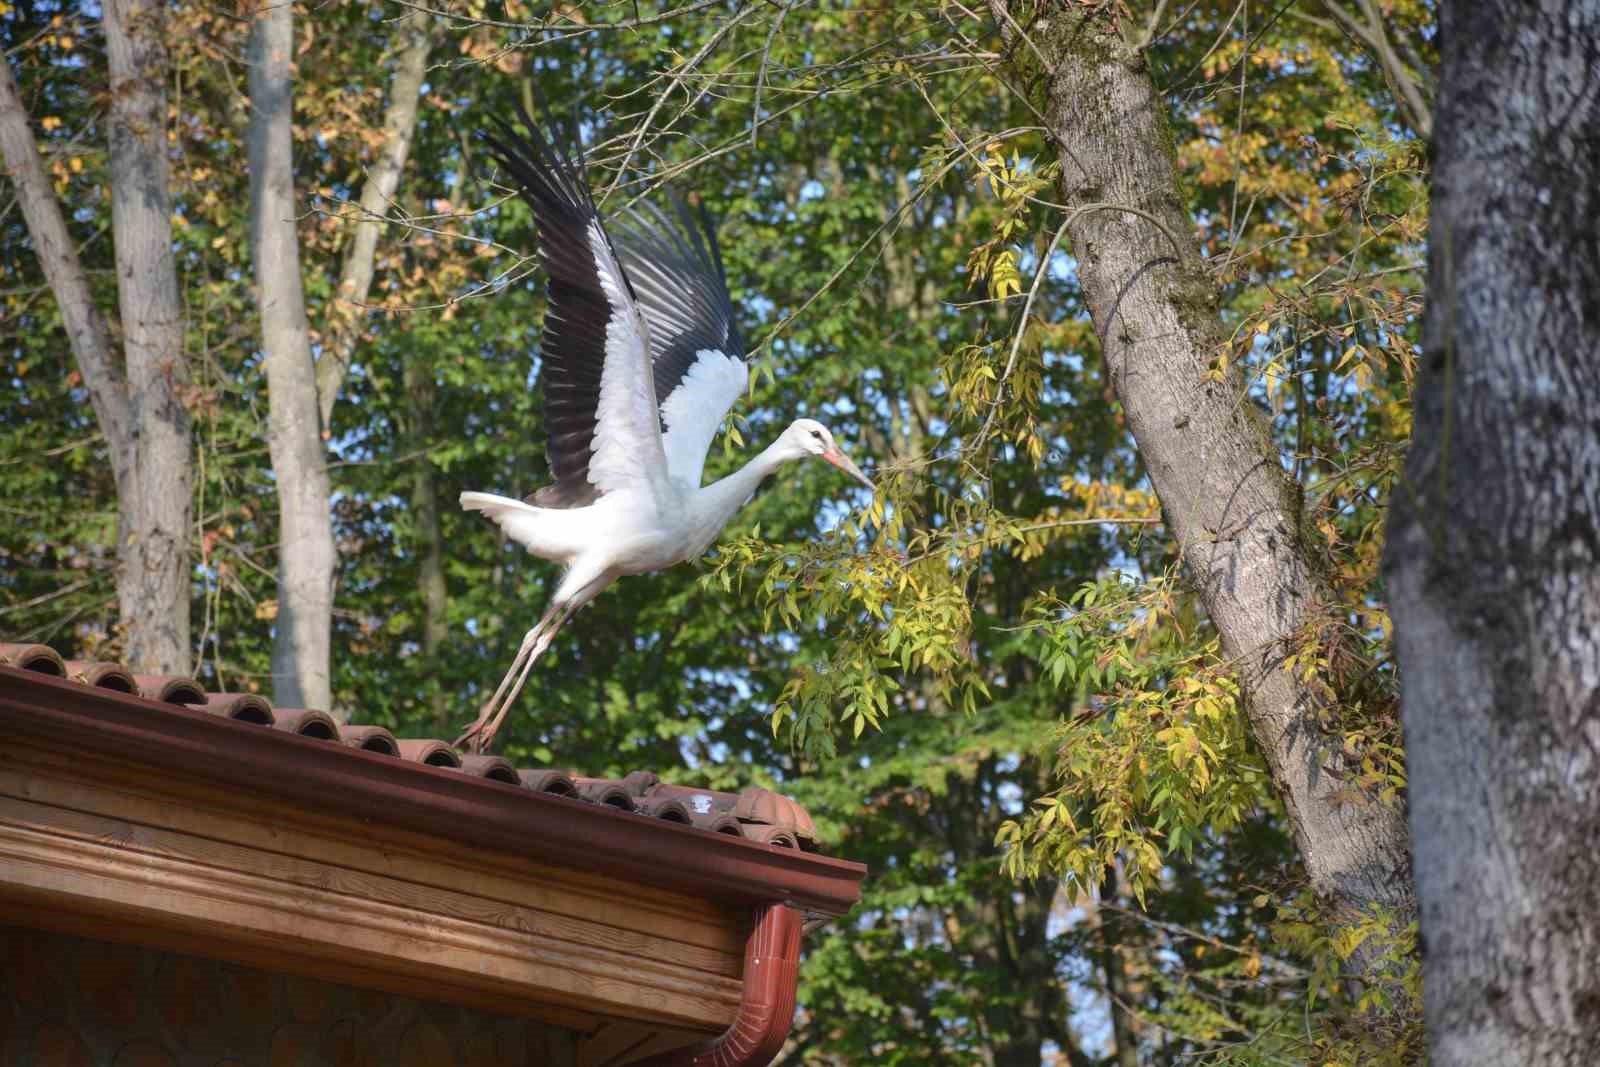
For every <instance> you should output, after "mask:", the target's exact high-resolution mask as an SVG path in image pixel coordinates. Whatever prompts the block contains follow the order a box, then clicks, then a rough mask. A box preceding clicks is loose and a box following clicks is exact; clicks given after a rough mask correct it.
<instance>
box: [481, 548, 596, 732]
mask: <svg viewBox="0 0 1600 1067" xmlns="http://www.w3.org/2000/svg"><path fill="white" fill-rule="evenodd" d="M591 575H592V577H590V576H591ZM575 577H576V578H577V580H578V581H582V580H583V578H585V577H590V580H589V581H588V582H587V583H586V584H583V585H579V586H578V587H577V588H576V590H575V591H573V592H571V593H567V594H566V595H563V593H566V591H567V590H568V589H571V588H572V586H573V585H574V584H575V583H574V578H575ZM614 577H615V576H614V575H612V574H609V573H601V574H598V575H594V573H593V571H590V572H588V574H580V573H579V572H578V571H577V570H576V568H575V569H574V570H573V571H569V572H568V574H567V577H566V579H565V580H563V581H562V583H561V588H560V589H558V590H557V591H556V596H555V599H554V600H553V601H551V603H550V607H549V609H548V610H547V611H545V613H544V618H542V619H540V620H539V625H538V626H535V627H534V628H533V629H531V630H529V631H528V633H527V636H525V637H524V638H523V639H522V647H521V648H519V649H518V650H517V657H516V659H514V660H512V661H511V669H510V670H508V671H507V672H506V676H505V677H504V678H503V679H501V681H500V686H499V688H498V689H496V690H495V694H494V696H493V697H490V698H489V702H488V703H487V704H485V705H484V706H483V710H482V711H480V712H479V713H478V720H477V721H476V722H474V723H473V724H472V725H471V726H470V727H468V728H467V732H466V733H464V734H462V735H461V736H460V737H459V738H457V739H456V747H458V748H460V747H462V746H466V747H467V748H469V749H471V751H473V752H485V751H487V750H488V748H489V745H490V743H491V742H492V741H493V740H494V735H495V734H496V733H497V732H499V730H500V722H501V720H503V719H504V718H505V717H506V712H507V711H508V710H510V708H511V705H512V704H514V703H516V700H517V695H518V694H520V693H521V692H522V683H524V682H526V681H527V680H528V672H529V671H531V670H532V669H533V662H534V660H536V659H538V658H539V657H540V656H541V655H543V654H544V651H545V649H547V648H549V647H550V642H551V641H553V640H555V636H556V634H557V633H559V632H560V631H561V626H562V624H563V623H565V622H566V621H567V619H569V618H571V617H572V613H573V612H574V611H577V610H578V609H579V608H581V607H583V605H585V604H587V603H588V602H589V601H591V600H593V599H594V598H595V597H596V596H598V595H599V593H600V591H601V590H602V589H604V588H605V587H606V586H607V585H610V584H611V582H612V580H613V578H614ZM513 678H515V679H516V681H515V683H514V684H511V691H510V692H509V693H505V689H506V686H507V684H508V683H512V679H513ZM502 693H505V697H504V699H503V700H502V699H501V694H502Z"/></svg>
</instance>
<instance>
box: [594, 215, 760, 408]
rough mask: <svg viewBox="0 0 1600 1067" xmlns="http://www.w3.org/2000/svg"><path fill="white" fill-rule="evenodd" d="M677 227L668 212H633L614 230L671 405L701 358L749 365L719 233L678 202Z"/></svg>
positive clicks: (659, 389)
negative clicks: (710, 355) (712, 354)
mask: <svg viewBox="0 0 1600 1067" xmlns="http://www.w3.org/2000/svg"><path fill="white" fill-rule="evenodd" d="M672 207H673V211H674V213H675V214H676V215H677V219H676V220H673V219H671V218H669V217H668V216H667V214H666V213H665V212H664V211H662V210H661V209H659V208H657V207H655V206H653V205H644V206H639V207H635V208H633V209H631V210H630V211H628V212H627V214H626V215H625V216H624V217H623V218H622V219H620V220H618V223H617V224H616V225H614V227H613V231H614V241H613V247H614V248H615V249H616V252H617V257H618V259H619V261H620V262H621V264H622V268H623V270H624V271H626V272H627V275H628V280H629V283H630V285H631V286H632V287H633V293H634V297H635V299H636V300H637V301H638V303H639V309H640V310H641V311H642V312H643V313H644V316H645V321H646V322H648V323H649V325H650V362H651V366H652V368H653V370H654V372H655V380H656V397H657V398H658V399H659V400H660V401H661V402H662V403H663V404H664V403H666V401H667V398H668V397H670V396H671V395H672V393H673V391H674V390H675V389H677V388H678V386H679V385H680V384H681V383H682V382H683V379H684V377H685V375H687V374H688V373H689V369H690V368H691V367H692V366H694V363H695V356H696V353H698V352H700V351H702V350H703V349H712V350H714V351H720V352H722V353H723V354H724V355H728V356H733V357H734V358H736V359H742V358H743V357H744V341H743V339H742V338H741V337H740V336H739V330H738V326H737V324H736V323H735V322H734V314H733V302H732V301H731V300H730V299H729V297H728V280H727V274H726V272H725V271H724V270H723V266H722V254H721V249H720V248H719V247H718V246H717V234H716V230H715V229H714V228H713V227H712V225H711V222H710V220H709V219H708V218H707V217H706V215H705V213H704V211H702V212H701V213H700V216H699V218H698V219H697V218H696V217H695V215H694V213H693V212H691V211H690V209H689V206H688V205H687V204H685V203H684V202H683V201H682V200H681V199H678V198H676V197H674V198H673V200H672Z"/></svg>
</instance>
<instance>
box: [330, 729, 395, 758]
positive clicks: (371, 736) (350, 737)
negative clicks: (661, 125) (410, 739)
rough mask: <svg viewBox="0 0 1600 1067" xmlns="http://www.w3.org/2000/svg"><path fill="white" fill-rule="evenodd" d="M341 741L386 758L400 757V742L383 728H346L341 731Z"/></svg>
mask: <svg viewBox="0 0 1600 1067" xmlns="http://www.w3.org/2000/svg"><path fill="white" fill-rule="evenodd" d="M339 740H341V741H343V742H344V743H345V744H347V745H349V746H350V747H351V748H359V749H362V750H363V751H366V752H378V753H382V754H383V755H385V756H398V755H400V742H399V741H396V740H395V737H394V734H392V733H390V732H389V731H388V730H385V729H384V728H383V727H381V726H346V727H344V728H342V729H341V730H340V731H339Z"/></svg>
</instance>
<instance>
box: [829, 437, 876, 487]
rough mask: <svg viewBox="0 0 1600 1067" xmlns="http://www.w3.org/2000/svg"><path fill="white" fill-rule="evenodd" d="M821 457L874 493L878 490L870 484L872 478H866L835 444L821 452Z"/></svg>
mask: <svg viewBox="0 0 1600 1067" xmlns="http://www.w3.org/2000/svg"><path fill="white" fill-rule="evenodd" d="M822 458H823V459H825V460H827V461H828V462H829V463H832V464H833V465H834V466H835V467H838V468H839V469H840V470H842V471H844V472H845V473H846V474H848V475H850V477H852V478H854V479H855V480H856V481H858V482H860V483H861V484H862V485H864V486H866V487H867V488H868V489H871V490H872V491H873V492H874V493H876V492H877V491H878V487H877V486H875V485H873V484H872V479H871V478H868V477H867V476H866V475H865V474H862V473H861V468H860V467H858V466H856V465H855V464H854V463H853V462H851V460H850V457H849V456H847V455H845V454H844V453H843V452H841V451H839V448H838V446H837V445H835V446H834V447H833V448H830V449H828V450H827V451H826V452H824V453H823V454H822Z"/></svg>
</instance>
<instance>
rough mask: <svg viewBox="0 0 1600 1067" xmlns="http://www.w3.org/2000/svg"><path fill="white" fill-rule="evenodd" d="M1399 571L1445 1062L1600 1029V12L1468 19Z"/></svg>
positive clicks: (1395, 527)
mask: <svg viewBox="0 0 1600 1067" xmlns="http://www.w3.org/2000/svg"><path fill="white" fill-rule="evenodd" d="M1440 14H1441V25H1440V29H1439V40H1440V42H1441V45H1442V47H1443V54H1442V63H1441V69H1440V79H1439V100H1438V107H1437V111H1436V122H1435V132H1434V141H1433V144H1434V151H1435V164H1434V168H1435V169H1434V184H1433V205H1432V223H1431V226H1432V232H1431V234H1430V235H1429V239H1428V247H1429V259H1430V263H1429V275H1428V307H1427V318H1426V322H1425V325H1424V338H1425V343H1424V345H1423V351H1424V352H1425V353H1426V360H1425V365H1424V367H1423V370H1422V376H1421V380H1420V385H1419V388H1418V392H1417V407H1416V422H1415V432H1414V435H1413V441H1412V445H1411V452H1410V455H1409V457H1408V459H1407V463H1406V474H1405V481H1404V482H1403V483H1402V484H1401V485H1400V486H1398V487H1397V488H1396V489H1395V491H1394V494H1393V500H1392V507H1393V512H1392V514H1391V517H1390V525H1389V538H1388V545H1387V554H1386V558H1385V568H1386V576H1387V578H1388V581H1389V587H1390V589H1391V591H1392V601H1393V604H1394V608H1393V611H1394V618H1395V629H1396V645H1397V649H1398V653H1399V659H1400V664H1401V667H1402V668H1403V673H1402V678H1403V699H1402V703H1403V707H1404V718H1405V728H1406V751H1407V753H1408V760H1409V766H1410V784H1411V820H1412V828H1413V832H1414V834H1415V837H1416V861H1415V870H1416V879H1417V893H1418V897H1419V899H1420V901H1421V921H1422V936H1423V941H1424V943H1425V945H1426V946H1427V950H1426V952H1425V954H1424V957H1423V960H1424V974H1423V979H1424V980H1423V987H1424V989H1425V991H1426V992H1425V994H1424V1002H1425V1004H1424V1006H1425V1010H1426V1016H1427V1025H1428V1039H1429V1045H1430V1048H1431V1053H1432V1062H1433V1063H1434V1064H1435V1067H1452V1065H1457V1064H1469V1063H1471V1064H1478V1063H1515V1064H1528V1065H1543V1064H1586V1063H1591V1062H1593V1061H1594V1057H1595V1053H1594V1044H1595V1036H1596V1034H1600V977H1597V975H1600V939H1597V937H1596V933H1595V916H1596V914H1600V874H1597V870H1596V862H1595V856H1596V855H1597V854H1600V815H1597V813H1600V766H1597V762H1596V758H1597V757H1596V753H1597V749H1600V419H1597V416H1596V411H1597V407H1596V404H1597V398H1600V362H1597V360H1596V353H1597V352H1600V240H1597V237H1596V229H1595V219H1596V218H1597V217H1600V64H1597V61H1596V56H1597V49H1600V3H1597V2H1596V0H1583V2H1577V3H1574V2H1568V0H1526V2H1522V3H1488V4H1446V5H1443V6H1442V7H1441V11H1440Z"/></svg>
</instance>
